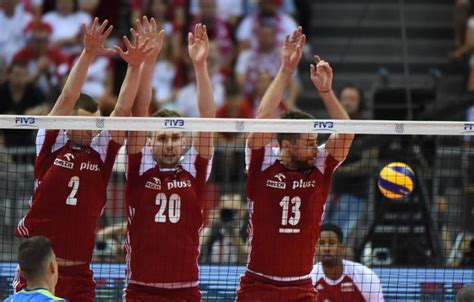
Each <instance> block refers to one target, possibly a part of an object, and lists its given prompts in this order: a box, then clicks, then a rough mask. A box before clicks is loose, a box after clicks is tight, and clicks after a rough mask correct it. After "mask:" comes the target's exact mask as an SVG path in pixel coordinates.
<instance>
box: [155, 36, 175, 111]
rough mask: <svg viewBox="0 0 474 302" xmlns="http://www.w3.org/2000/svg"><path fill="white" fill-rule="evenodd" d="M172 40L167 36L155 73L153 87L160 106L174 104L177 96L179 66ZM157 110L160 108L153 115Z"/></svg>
mask: <svg viewBox="0 0 474 302" xmlns="http://www.w3.org/2000/svg"><path fill="white" fill-rule="evenodd" d="M171 39H172V37H170V36H169V35H166V34H165V38H164V42H163V47H162V49H161V53H160V56H159V58H158V60H157V61H156V66H155V71H154V72H153V79H152V87H153V92H154V100H155V101H156V102H157V105H158V106H161V105H163V104H167V103H170V102H172V100H174V98H175V96H176V77H177V76H178V66H177V64H176V61H175V60H174V59H173V56H175V54H174V53H173V50H174V49H175V48H174V47H173V45H172V41H171ZM155 107H156V106H155ZM157 109H158V107H156V108H155V110H154V111H153V112H152V113H154V112H155V111H156V110H157Z"/></svg>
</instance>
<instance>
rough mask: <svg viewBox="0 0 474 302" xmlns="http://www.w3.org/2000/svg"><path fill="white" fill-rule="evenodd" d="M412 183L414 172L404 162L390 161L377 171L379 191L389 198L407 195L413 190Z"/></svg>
mask: <svg viewBox="0 0 474 302" xmlns="http://www.w3.org/2000/svg"><path fill="white" fill-rule="evenodd" d="M414 184H415V172H413V170H412V169H411V168H410V167H409V166H408V165H407V164H405V163H400V162H393V163H390V164H388V165H386V166H385V167H383V169H382V170H381V171H380V173H379V180H378V187H379V189H380V192H382V194H383V195H384V196H385V197H387V198H390V199H402V198H404V197H406V196H408V195H409V194H410V193H411V192H412V191H413V187H414Z"/></svg>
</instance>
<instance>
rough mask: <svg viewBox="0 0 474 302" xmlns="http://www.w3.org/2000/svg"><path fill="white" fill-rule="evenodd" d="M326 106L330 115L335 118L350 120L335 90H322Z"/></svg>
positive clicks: (321, 93)
mask: <svg viewBox="0 0 474 302" xmlns="http://www.w3.org/2000/svg"><path fill="white" fill-rule="evenodd" d="M320 95H321V98H322V100H323V103H324V106H325V107H326V110H327V111H328V113H329V116H330V117H331V118H332V119H334V120H350V117H349V115H348V114H347V112H346V110H344V108H343V107H342V105H341V103H339V100H338V99H337V97H336V95H335V94H334V91H332V90H330V91H328V92H320Z"/></svg>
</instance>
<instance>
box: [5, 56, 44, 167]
mask: <svg viewBox="0 0 474 302" xmlns="http://www.w3.org/2000/svg"><path fill="white" fill-rule="evenodd" d="M0 100H1V102H0V114H14V115H19V114H34V115H43V114H47V113H48V111H49V105H48V104H47V103H46V101H45V98H44V96H43V94H42V93H41V90H39V88H38V87H36V86H35V85H34V84H33V83H30V82H28V68H27V65H26V63H25V62H23V61H13V62H12V64H10V66H9V67H8V70H7V80H6V82H4V83H3V84H0ZM1 134H2V135H3V139H4V143H5V146H6V147H19V146H30V147H31V146H34V142H35V133H34V131H33V130H17V129H15V130H10V129H3V130H2V131H1ZM31 154H32V155H31V156H27V155H22V156H19V155H15V156H14V157H13V160H14V161H16V162H26V163H30V164H32V163H33V160H34V152H32V153H31Z"/></svg>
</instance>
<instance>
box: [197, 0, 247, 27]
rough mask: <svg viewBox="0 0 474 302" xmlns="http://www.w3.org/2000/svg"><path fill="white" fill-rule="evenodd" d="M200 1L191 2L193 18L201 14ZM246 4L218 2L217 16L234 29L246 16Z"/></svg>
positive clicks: (233, 0)
mask: <svg viewBox="0 0 474 302" xmlns="http://www.w3.org/2000/svg"><path fill="white" fill-rule="evenodd" d="M199 1H200V0H191V1H190V5H189V6H190V8H189V10H190V14H191V15H192V16H197V15H198V14H199V13H200V8H199ZM244 2H245V0H216V15H217V16H219V17H220V18H221V19H222V20H224V21H226V22H227V23H228V24H229V25H230V26H231V27H232V28H234V27H235V26H236V25H237V23H238V22H239V20H240V18H242V16H243V15H244Z"/></svg>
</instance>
